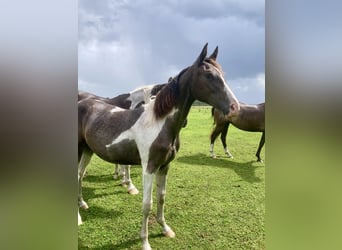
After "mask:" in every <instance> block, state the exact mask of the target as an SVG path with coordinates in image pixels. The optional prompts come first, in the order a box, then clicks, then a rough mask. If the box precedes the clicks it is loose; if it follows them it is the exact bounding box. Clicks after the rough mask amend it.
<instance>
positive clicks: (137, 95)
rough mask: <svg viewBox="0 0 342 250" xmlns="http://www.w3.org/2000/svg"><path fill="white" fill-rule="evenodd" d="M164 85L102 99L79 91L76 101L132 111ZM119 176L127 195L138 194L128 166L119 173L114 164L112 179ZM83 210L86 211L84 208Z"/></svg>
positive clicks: (145, 87)
mask: <svg viewBox="0 0 342 250" xmlns="http://www.w3.org/2000/svg"><path fill="white" fill-rule="evenodd" d="M165 85H166V83H164V84H155V85H147V86H143V87H139V88H137V89H135V90H133V91H131V92H130V93H129V94H121V95H118V96H116V97H114V98H104V97H100V96H97V95H94V94H91V93H89V92H85V91H80V90H79V91H78V101H81V100H84V99H87V98H95V99H97V100H101V101H103V102H106V103H109V104H112V105H116V106H118V107H120V108H124V109H134V108H136V107H139V106H140V105H142V104H144V103H148V102H149V101H150V98H151V97H152V96H155V95H156V94H157V93H158V92H159V91H160V90H161V89H162V88H163V87H164V86H165ZM84 174H85V173H84ZM119 175H122V185H123V186H127V191H128V193H129V194H132V195H135V194H138V193H139V190H138V189H137V188H136V187H135V186H134V184H133V182H132V179H131V175H130V165H121V170H120V173H119V167H118V164H115V167H114V176H113V178H114V179H117V178H118V177H119ZM82 177H83V176H82ZM83 208H85V209H87V207H86V206H85V207H83Z"/></svg>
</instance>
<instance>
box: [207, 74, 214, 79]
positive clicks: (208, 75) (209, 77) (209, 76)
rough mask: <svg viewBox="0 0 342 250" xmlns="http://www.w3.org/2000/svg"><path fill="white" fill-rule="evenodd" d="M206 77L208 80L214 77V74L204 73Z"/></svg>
mask: <svg viewBox="0 0 342 250" xmlns="http://www.w3.org/2000/svg"><path fill="white" fill-rule="evenodd" d="M206 77H207V78H208V79H209V80H212V79H214V76H213V75H212V74H206Z"/></svg>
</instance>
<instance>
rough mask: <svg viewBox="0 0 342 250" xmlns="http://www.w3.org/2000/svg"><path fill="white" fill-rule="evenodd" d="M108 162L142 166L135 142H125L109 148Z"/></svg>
mask: <svg viewBox="0 0 342 250" xmlns="http://www.w3.org/2000/svg"><path fill="white" fill-rule="evenodd" d="M106 155H107V161H110V162H113V163H118V164H124V165H128V164H131V165H140V164H141V159H140V155H139V151H138V148H137V145H136V143H135V141H134V140H128V139H127V140H123V141H121V142H120V143H118V144H114V145H110V146H109V147H108V148H107V154H106Z"/></svg>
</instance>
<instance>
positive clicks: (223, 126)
mask: <svg viewBox="0 0 342 250" xmlns="http://www.w3.org/2000/svg"><path fill="white" fill-rule="evenodd" d="M211 115H212V117H214V124H215V127H214V129H213V130H212V132H211V134H210V150H209V152H210V156H211V157H213V158H215V157H216V156H215V154H214V143H215V140H216V138H217V137H218V136H219V135H220V134H221V142H222V145H223V148H224V152H225V153H226V154H227V156H228V157H229V158H233V155H232V154H231V153H230V152H229V149H228V147H227V143H226V137H227V133H228V128H229V124H233V125H234V126H235V127H237V128H238V129H241V130H244V131H249V132H262V135H261V138H260V142H259V146H258V150H257V152H256V154H255V156H256V157H257V161H258V162H262V159H261V158H260V152H261V149H262V147H263V146H264V144H265V103H260V104H257V105H249V104H245V103H242V102H240V111H239V113H238V115H237V116H234V117H230V116H226V115H224V114H223V113H222V111H220V110H218V109H216V108H212V109H211Z"/></svg>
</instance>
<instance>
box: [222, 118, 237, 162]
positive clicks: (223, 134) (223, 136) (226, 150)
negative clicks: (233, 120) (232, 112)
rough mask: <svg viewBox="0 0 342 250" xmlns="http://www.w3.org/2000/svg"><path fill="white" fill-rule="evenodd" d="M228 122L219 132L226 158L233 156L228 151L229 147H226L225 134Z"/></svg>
mask: <svg viewBox="0 0 342 250" xmlns="http://www.w3.org/2000/svg"><path fill="white" fill-rule="evenodd" d="M229 124H230V123H226V124H225V125H224V126H223V129H222V132H221V142H222V146H223V149H224V152H225V154H226V155H227V157H228V158H234V157H233V155H232V154H231V153H230V152H229V149H228V147H227V134H228V128H229Z"/></svg>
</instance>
